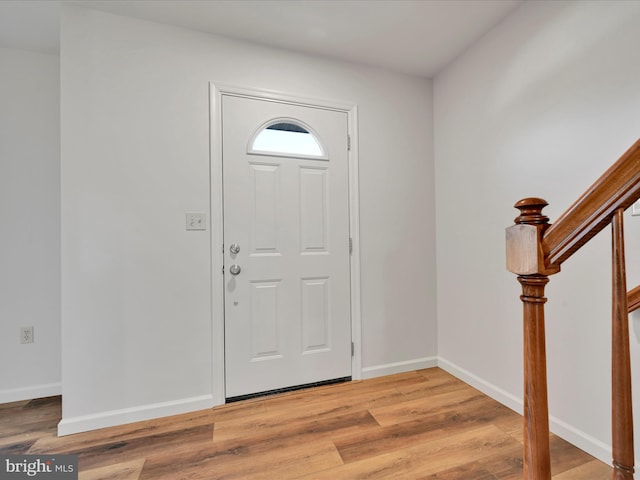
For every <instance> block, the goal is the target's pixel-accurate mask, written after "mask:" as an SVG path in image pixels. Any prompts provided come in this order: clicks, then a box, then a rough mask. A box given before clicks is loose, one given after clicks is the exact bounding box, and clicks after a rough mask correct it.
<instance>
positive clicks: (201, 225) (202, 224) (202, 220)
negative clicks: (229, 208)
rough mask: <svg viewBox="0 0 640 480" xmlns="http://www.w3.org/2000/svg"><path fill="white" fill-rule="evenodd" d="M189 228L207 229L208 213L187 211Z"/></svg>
mask: <svg viewBox="0 0 640 480" xmlns="http://www.w3.org/2000/svg"><path fill="white" fill-rule="evenodd" d="M186 218H187V230H206V229H207V214H206V213H204V212H187V213H186Z"/></svg>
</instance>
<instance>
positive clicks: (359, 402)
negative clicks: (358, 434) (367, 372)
mask: <svg viewBox="0 0 640 480" xmlns="http://www.w3.org/2000/svg"><path fill="white" fill-rule="evenodd" d="M401 400H402V395H401V394H400V393H398V392H397V391H396V390H395V389H387V390H383V391H379V392H368V393H365V394H363V395H360V396H356V397H349V398H345V399H344V400H343V401H340V400H339V399H333V400H326V401H324V402H305V401H291V402H290V403H287V404H283V403H281V404H278V405H277V406H274V405H271V407H268V408H267V411H266V412H264V413H253V414H250V415H247V416H245V417H239V418H235V419H232V420H227V421H219V422H216V424H215V433H214V440H215V441H222V440H228V439H233V438H243V437H249V436H252V435H256V434H259V433H260V432H263V431H269V430H270V431H275V430H277V429H279V428H281V427H282V425H287V424H292V423H295V422H306V421H308V419H309V418H313V419H314V420H315V421H327V419H330V418H333V417H342V416H344V415H349V414H354V413H358V412H362V411H368V408H367V407H368V406H370V405H377V404H392V403H397V402H399V401H401ZM367 415H369V414H368V413H367Z"/></svg>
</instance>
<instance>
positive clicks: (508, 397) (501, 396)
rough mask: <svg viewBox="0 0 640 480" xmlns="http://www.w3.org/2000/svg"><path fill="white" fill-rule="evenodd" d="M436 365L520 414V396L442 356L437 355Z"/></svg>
mask: <svg viewBox="0 0 640 480" xmlns="http://www.w3.org/2000/svg"><path fill="white" fill-rule="evenodd" d="M438 367H440V368H441V369H443V370H445V371H447V372H449V373H450V374H451V375H453V376H454V377H457V378H459V379H460V380H462V381H463V382H464V383H466V384H467V385H471V386H472V387H474V388H476V389H478V390H480V391H481V392H482V393H484V394H485V395H488V396H490V397H491V398H493V399H494V400H497V401H498V402H500V403H501V404H503V405H504V406H506V407H509V408H510V409H511V410H513V411H514V412H517V413H518V414H520V415H522V410H523V408H524V405H523V403H522V398H519V397H516V396H515V395H512V394H511V393H509V392H507V391H506V390H502V389H501V388H498V387H496V386H495V385H493V384H492V383H489V382H487V381H486V380H483V379H482V378H480V377H478V376H476V375H474V374H473V373H471V372H469V371H467V370H465V369H463V368H460V367H459V366H457V365H456V364H454V363H451V362H450V361H448V360H446V359H444V358H442V357H438Z"/></svg>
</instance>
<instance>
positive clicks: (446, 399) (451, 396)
mask: <svg viewBox="0 0 640 480" xmlns="http://www.w3.org/2000/svg"><path fill="white" fill-rule="evenodd" d="M482 397H484V395H482V394H481V393H480V392H478V391H477V390H475V389H473V388H471V387H466V386H465V387H464V388H463V387H461V388H460V389H457V390H454V391H448V392H444V393H438V394H435V395H426V396H422V397H420V398H416V399H414V400H409V401H403V402H395V403H393V404H390V405H387V406H384V407H378V408H372V409H371V414H372V415H373V416H374V417H375V419H376V420H377V421H378V423H379V424H380V425H393V424H396V423H401V422H407V421H411V420H415V419H416V418H420V417H425V416H428V415H433V414H436V413H439V412H446V411H452V410H463V409H464V408H465V405H466V404H467V403H473V402H474V401H475V400H477V399H479V398H482Z"/></svg>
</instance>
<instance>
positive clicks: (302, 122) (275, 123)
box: [222, 95, 351, 398]
mask: <svg viewBox="0 0 640 480" xmlns="http://www.w3.org/2000/svg"><path fill="white" fill-rule="evenodd" d="M347 128H348V126H347V113H346V112H342V111H335V110H330V109H325V108H316V107H310V106H302V105H294V104H288V103H282V102H276V101H270V100H264V99H256V98H247V97H240V96H233V95H223V96H222V159H223V160H222V162H223V185H224V187H223V188H224V285H225V298H224V301H225V305H224V309H225V389H226V397H227V398H233V397H242V396H245V395H251V394H255V393H260V392H266V391H271V390H278V389H283V388H288V387H293V386H298V385H306V384H310V383H316V382H322V381H328V380H332V379H337V378H343V377H349V376H351V319H350V278H349V203H348V202H349V199H348V198H349V197H348V185H349V182H348V163H347V162H348V160H347V158H348V153H347V149H348V146H347ZM274 142H275V143H274ZM234 252H235V253H234Z"/></svg>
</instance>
